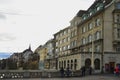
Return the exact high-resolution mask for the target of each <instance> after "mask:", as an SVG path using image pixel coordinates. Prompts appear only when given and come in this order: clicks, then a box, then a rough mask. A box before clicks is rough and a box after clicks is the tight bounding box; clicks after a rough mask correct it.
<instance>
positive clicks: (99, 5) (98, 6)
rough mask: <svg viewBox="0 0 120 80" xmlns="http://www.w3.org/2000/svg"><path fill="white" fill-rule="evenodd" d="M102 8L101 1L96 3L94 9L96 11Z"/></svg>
mask: <svg viewBox="0 0 120 80" xmlns="http://www.w3.org/2000/svg"><path fill="white" fill-rule="evenodd" d="M102 8H103V3H98V4H97V5H96V10H97V11H99V10H101V9H102Z"/></svg>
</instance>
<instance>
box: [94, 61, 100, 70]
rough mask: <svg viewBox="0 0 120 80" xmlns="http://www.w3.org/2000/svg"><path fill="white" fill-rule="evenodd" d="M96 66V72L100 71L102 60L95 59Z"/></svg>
mask: <svg viewBox="0 0 120 80" xmlns="http://www.w3.org/2000/svg"><path fill="white" fill-rule="evenodd" d="M94 64H95V70H100V59H95V61H94Z"/></svg>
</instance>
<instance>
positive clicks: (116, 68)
mask: <svg viewBox="0 0 120 80" xmlns="http://www.w3.org/2000/svg"><path fill="white" fill-rule="evenodd" d="M114 72H115V75H116V76H119V67H118V65H117V66H116V67H115V69H114Z"/></svg>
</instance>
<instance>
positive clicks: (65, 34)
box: [54, 27, 70, 69]
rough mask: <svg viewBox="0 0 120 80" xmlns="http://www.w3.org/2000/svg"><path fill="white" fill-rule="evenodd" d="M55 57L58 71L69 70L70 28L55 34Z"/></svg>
mask: <svg viewBox="0 0 120 80" xmlns="http://www.w3.org/2000/svg"><path fill="white" fill-rule="evenodd" d="M54 38H55V56H56V58H57V69H60V68H61V67H64V68H67V67H68V65H67V64H66V56H67V55H69V54H70V51H69V49H70V27H67V28H65V29H63V30H60V31H59V32H57V33H56V34H54Z"/></svg>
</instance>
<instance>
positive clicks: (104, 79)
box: [4, 75, 120, 80]
mask: <svg viewBox="0 0 120 80" xmlns="http://www.w3.org/2000/svg"><path fill="white" fill-rule="evenodd" d="M4 80H13V79H4ZM14 80H120V76H119V77H117V76H114V75H91V76H89V75H88V76H85V77H72V78H35V79H33V78H32V79H14Z"/></svg>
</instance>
